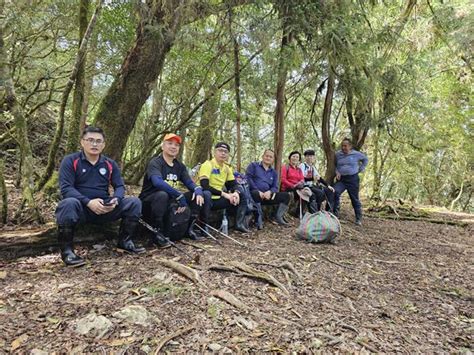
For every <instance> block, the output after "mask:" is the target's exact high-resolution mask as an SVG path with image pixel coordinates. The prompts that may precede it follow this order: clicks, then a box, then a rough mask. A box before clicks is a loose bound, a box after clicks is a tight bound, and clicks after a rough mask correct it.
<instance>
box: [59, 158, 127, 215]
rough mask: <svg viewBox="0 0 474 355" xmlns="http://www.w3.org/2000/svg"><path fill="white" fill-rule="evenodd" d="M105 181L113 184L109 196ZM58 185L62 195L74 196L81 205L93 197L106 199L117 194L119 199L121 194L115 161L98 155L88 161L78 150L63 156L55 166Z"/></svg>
mask: <svg viewBox="0 0 474 355" xmlns="http://www.w3.org/2000/svg"><path fill="white" fill-rule="evenodd" d="M109 184H110V185H112V187H113V188H114V195H113V197H111V196H110V194H109ZM59 187H60V189H61V195H62V197H63V198H68V197H73V198H76V199H78V200H79V201H81V203H82V204H83V205H84V206H86V205H87V204H88V203H89V201H90V200H92V199H94V198H101V199H103V200H104V201H108V200H110V199H112V198H114V197H117V199H118V200H119V202H120V200H121V199H122V198H123V196H124V194H125V186H124V183H123V179H122V176H121V175H120V169H119V167H118V165H117V163H116V162H115V161H113V160H112V159H109V158H107V157H105V156H103V155H101V156H100V158H99V160H98V161H97V163H96V164H95V165H92V164H91V163H90V162H89V161H88V160H87V159H86V156H85V155H84V153H83V152H82V151H80V152H77V153H73V154H69V155H67V156H65V157H64V159H63V161H62V162H61V166H60V167H59Z"/></svg>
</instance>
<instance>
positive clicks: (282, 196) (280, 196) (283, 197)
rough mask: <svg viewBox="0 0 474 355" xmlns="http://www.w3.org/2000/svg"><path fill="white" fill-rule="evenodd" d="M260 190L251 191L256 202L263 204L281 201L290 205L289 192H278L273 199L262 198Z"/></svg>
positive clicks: (276, 203) (273, 203)
mask: <svg viewBox="0 0 474 355" xmlns="http://www.w3.org/2000/svg"><path fill="white" fill-rule="evenodd" d="M259 192H260V191H258V190H253V191H251V192H250V194H251V195H252V198H253V200H254V201H255V202H256V203H261V204H262V205H279V204H280V203H283V204H285V205H288V203H290V194H289V193H288V192H277V193H275V197H274V198H273V199H272V200H262V199H261V198H260V194H259Z"/></svg>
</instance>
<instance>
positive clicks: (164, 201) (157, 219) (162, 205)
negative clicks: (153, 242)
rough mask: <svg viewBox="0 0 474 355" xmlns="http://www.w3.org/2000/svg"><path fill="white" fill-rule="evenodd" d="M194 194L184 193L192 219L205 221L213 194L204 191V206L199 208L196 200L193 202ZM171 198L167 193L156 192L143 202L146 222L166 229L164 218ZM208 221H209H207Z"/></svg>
mask: <svg viewBox="0 0 474 355" xmlns="http://www.w3.org/2000/svg"><path fill="white" fill-rule="evenodd" d="M192 196H193V193H192V192H191V191H188V192H186V193H184V197H185V198H186V202H187V203H188V205H189V207H190V208H191V217H192V218H195V217H198V216H200V217H201V218H202V219H203V220H204V218H206V215H205V213H206V211H207V210H208V208H209V206H210V204H211V193H210V192H209V191H203V197H204V205H203V206H198V205H197V204H196V199H194V200H191V199H192ZM170 200H171V198H170V196H169V195H168V193H167V192H165V191H156V192H154V193H152V194H150V195H148V196H147V197H145V198H144V199H143V200H142V206H143V210H142V214H143V217H144V218H145V220H146V221H147V222H148V223H150V224H151V225H153V226H155V227H158V228H163V227H164V217H165V215H166V212H167V211H168V207H169V205H170V202H171V201H170ZM206 220H207V219H206Z"/></svg>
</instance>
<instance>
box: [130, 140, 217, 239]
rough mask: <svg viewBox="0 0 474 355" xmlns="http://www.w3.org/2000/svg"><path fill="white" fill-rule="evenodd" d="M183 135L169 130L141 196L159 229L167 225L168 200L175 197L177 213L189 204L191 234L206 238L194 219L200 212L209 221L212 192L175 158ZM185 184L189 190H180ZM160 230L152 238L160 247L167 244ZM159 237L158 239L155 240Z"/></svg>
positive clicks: (147, 173) (146, 211)
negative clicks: (195, 179) (165, 218)
mask: <svg viewBox="0 0 474 355" xmlns="http://www.w3.org/2000/svg"><path fill="white" fill-rule="evenodd" d="M181 142H182V141H181V137H180V136H178V135H176V134H174V133H168V134H166V135H165V137H164V139H163V143H162V144H161V148H162V154H160V155H159V156H157V157H154V158H153V159H151V160H150V162H149V163H148V167H147V171H146V174H145V177H144V179H143V188H142V192H141V193H140V196H139V197H140V199H141V200H142V202H143V215H144V217H145V218H146V219H147V220H148V221H149V222H150V224H151V225H153V226H154V227H155V228H156V229H158V231H160V232H162V231H163V228H164V216H165V214H166V212H167V211H168V208H169V204H170V202H171V201H172V200H175V201H176V202H177V203H178V205H179V207H178V210H177V213H182V212H183V211H184V209H185V208H186V207H187V206H188V205H190V208H191V220H190V222H189V227H188V236H189V237H190V238H191V239H194V240H200V239H203V238H202V237H201V236H199V234H197V233H196V232H195V231H194V228H193V227H194V223H195V222H196V219H197V218H198V216H199V215H201V220H202V221H205V222H207V215H206V211H208V210H209V208H203V207H207V206H208V205H209V204H210V203H211V193H210V192H209V191H203V190H202V188H201V186H199V185H196V184H195V183H194V182H193V180H192V179H191V178H190V176H189V174H188V171H187V169H186V166H185V165H184V164H183V163H181V162H180V161H178V160H177V159H176V158H177V156H178V154H179V149H180V147H181ZM180 183H181V184H183V185H185V186H186V188H187V189H188V190H189V191H188V192H186V193H184V194H183V193H182V192H181V191H179V190H178V189H179V184H180ZM157 236H158V237H162V235H161V233H160V234H158V235H156V234H155V235H154V237H153V238H154V239H153V242H154V243H155V244H157V245H158V246H160V247H165V245H163V243H162V239H161V238H160V239H156V237H157ZM155 239H156V240H155Z"/></svg>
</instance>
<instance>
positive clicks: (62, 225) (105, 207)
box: [56, 126, 145, 266]
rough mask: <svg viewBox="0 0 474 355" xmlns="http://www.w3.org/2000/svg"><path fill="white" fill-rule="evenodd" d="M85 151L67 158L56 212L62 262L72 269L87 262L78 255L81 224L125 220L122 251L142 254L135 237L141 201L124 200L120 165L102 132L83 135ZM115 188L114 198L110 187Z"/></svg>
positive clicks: (120, 240)
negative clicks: (109, 152)
mask: <svg viewBox="0 0 474 355" xmlns="http://www.w3.org/2000/svg"><path fill="white" fill-rule="evenodd" d="M81 147H82V150H81V151H79V152H77V153H73V154H70V155H67V156H66V157H64V159H63V161H62V162H61V166H60V168H59V186H60V189H61V195H62V198H63V199H62V200H61V201H60V202H59V204H58V206H57V208H56V221H57V225H58V242H59V246H60V249H61V259H62V260H63V262H64V263H65V264H66V265H68V266H81V265H84V264H85V261H84V259H82V258H81V257H80V256H78V255H77V254H76V253H75V252H74V246H73V239H74V230H75V228H76V226H77V225H78V224H79V223H97V224H100V223H104V222H110V221H115V220H118V219H122V221H121V224H120V230H119V236H118V245H117V246H118V248H120V249H122V250H125V251H126V252H129V253H132V254H140V253H143V252H144V251H145V249H144V248H139V247H136V246H135V245H134V243H133V240H132V237H133V235H134V233H135V230H136V227H137V225H138V219H139V217H140V214H141V207H142V205H141V201H140V200H139V199H138V198H137V197H124V194H125V185H124V182H123V179H122V177H121V174H120V170H119V167H118V165H117V163H116V162H115V161H113V160H111V159H109V158H107V157H105V156H104V155H102V151H103V150H104V148H105V135H104V132H103V131H102V129H100V128H97V127H91V126H89V127H86V128H85V129H84V131H83V132H82V138H81ZM110 185H111V186H112V188H113V195H112V196H110V193H109V186H110Z"/></svg>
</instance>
